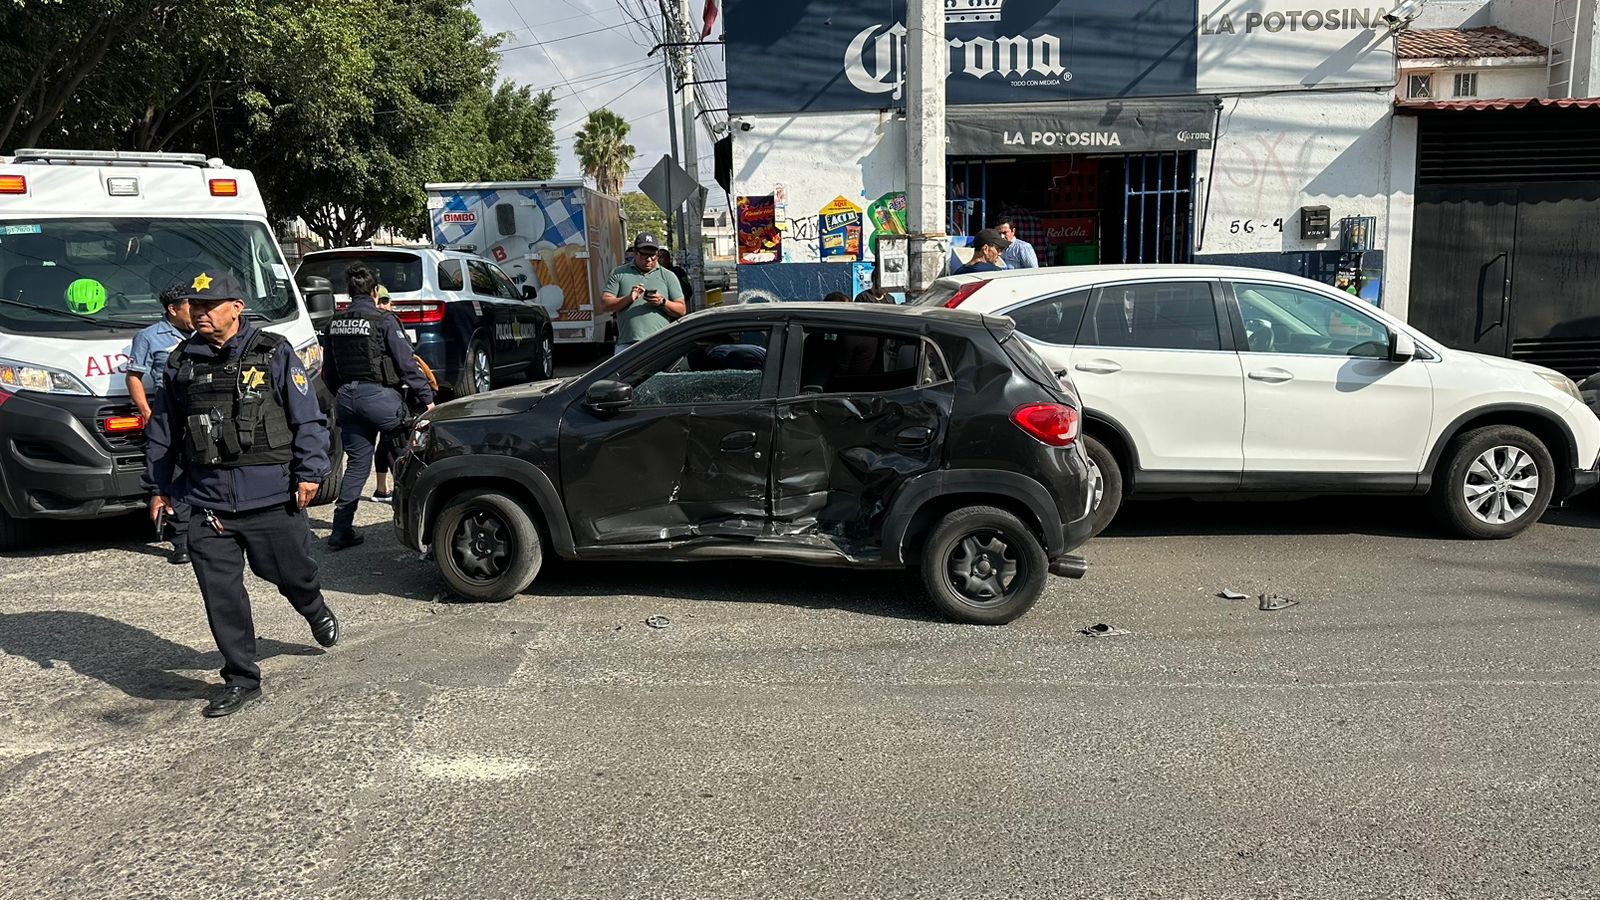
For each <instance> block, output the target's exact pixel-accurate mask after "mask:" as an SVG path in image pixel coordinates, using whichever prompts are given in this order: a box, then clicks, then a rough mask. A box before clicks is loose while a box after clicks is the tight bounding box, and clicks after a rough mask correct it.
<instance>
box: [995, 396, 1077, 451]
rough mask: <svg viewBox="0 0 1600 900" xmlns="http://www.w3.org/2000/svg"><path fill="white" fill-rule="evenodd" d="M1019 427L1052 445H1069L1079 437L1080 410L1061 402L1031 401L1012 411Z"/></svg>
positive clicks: (1014, 420)
mask: <svg viewBox="0 0 1600 900" xmlns="http://www.w3.org/2000/svg"><path fill="white" fill-rule="evenodd" d="M1011 421H1012V422H1015V423H1016V426H1017V427H1018V428H1021V429H1022V430H1023V431H1026V432H1027V433H1029V434H1031V435H1033V436H1034V437H1035V438H1037V439H1038V440H1039V441H1041V442H1043V443H1046V444H1049V445H1050V446H1052V447H1069V446H1071V445H1072V442H1073V441H1076V440H1077V439H1078V411H1077V410H1075V409H1073V408H1072V407H1070V406H1065V405H1063V404H1060V403H1029V404H1028V405H1026V406H1019V407H1017V408H1016V410H1015V411H1014V412H1012V413H1011Z"/></svg>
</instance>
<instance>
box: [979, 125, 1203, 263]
mask: <svg viewBox="0 0 1600 900" xmlns="http://www.w3.org/2000/svg"><path fill="white" fill-rule="evenodd" d="M948 168H949V180H948V185H949V199H948V204H949V211H950V215H949V226H948V227H949V231H950V234H951V235H952V236H953V237H959V236H971V235H974V234H977V232H978V230H979V229H981V228H987V227H990V226H992V225H993V224H994V223H996V222H998V221H999V220H1000V218H1001V217H1008V218H1010V219H1011V220H1012V223H1013V224H1014V226H1015V227H1016V230H1017V235H1018V237H1021V238H1022V239H1023V240H1026V241H1028V242H1029V243H1031V244H1033V248H1034V251H1035V252H1036V253H1037V254H1038V255H1039V265H1041V266H1083V265H1094V264H1096V263H1109V264H1116V263H1186V262H1189V261H1190V259H1191V257H1192V255H1193V242H1192V240H1191V232H1192V229H1193V219H1194V216H1193V205H1192V191H1193V186H1194V153H1193V152H1191V151H1179V152H1171V153H1144V154H1127V155H1118V156H1025V157H1018V158H1013V159H979V158H960V157H958V158H955V159H952V160H951V162H950V163H949V167H948ZM956 243H957V244H958V245H959V244H960V243H961V241H960V240H959V239H958V240H957V241H956Z"/></svg>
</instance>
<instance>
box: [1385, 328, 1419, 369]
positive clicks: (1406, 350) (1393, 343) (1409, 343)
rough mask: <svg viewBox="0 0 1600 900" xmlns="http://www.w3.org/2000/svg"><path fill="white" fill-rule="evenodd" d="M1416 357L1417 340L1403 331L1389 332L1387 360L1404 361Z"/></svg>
mask: <svg viewBox="0 0 1600 900" xmlns="http://www.w3.org/2000/svg"><path fill="white" fill-rule="evenodd" d="M1416 358H1417V342H1416V341H1413V340H1412V339H1411V335H1409V334H1406V333H1405V332H1403V331H1391V332H1390V333H1389V361H1390V362H1397V363H1404V362H1410V361H1412V360H1413V359H1416Z"/></svg>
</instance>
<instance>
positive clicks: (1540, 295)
mask: <svg viewBox="0 0 1600 900" xmlns="http://www.w3.org/2000/svg"><path fill="white" fill-rule="evenodd" d="M1517 193H1518V198H1517V199H1518V201H1519V202H1518V207H1517V244H1516V252H1515V257H1516V259H1515V262H1514V264H1513V266H1512V273H1511V277H1512V280H1513V285H1514V289H1513V291H1512V295H1511V296H1512V300H1511V307H1512V310H1511V322H1510V328H1511V355H1512V356H1513V357H1515V358H1517V359H1523V360H1527V361H1528V362H1533V363H1538V364H1539V365H1541V366H1549V367H1550V368H1552V369H1556V370H1558V371H1561V372H1565V373H1566V374H1568V375H1571V376H1573V377H1575V378H1585V377H1588V376H1589V375H1592V374H1594V372H1595V371H1596V370H1597V369H1600V252H1597V251H1596V248H1597V247H1600V182H1587V183H1572V182H1568V183H1564V184H1563V183H1555V184H1524V185H1521V186H1520V188H1519V189H1518V192H1517Z"/></svg>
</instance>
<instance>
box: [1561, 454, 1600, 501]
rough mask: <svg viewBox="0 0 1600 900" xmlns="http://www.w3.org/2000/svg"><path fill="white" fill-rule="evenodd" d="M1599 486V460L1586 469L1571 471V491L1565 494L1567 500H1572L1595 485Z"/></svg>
mask: <svg viewBox="0 0 1600 900" xmlns="http://www.w3.org/2000/svg"><path fill="white" fill-rule="evenodd" d="M1597 484H1600V459H1597V460H1595V464H1594V465H1593V466H1590V467H1589V468H1587V469H1573V470H1572V490H1571V492H1569V493H1568V494H1567V499H1569V500H1570V499H1572V498H1573V497H1576V496H1578V495H1579V494H1581V493H1583V492H1584V491H1587V490H1589V489H1590V488H1592V487H1594V486H1595V485H1597Z"/></svg>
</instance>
